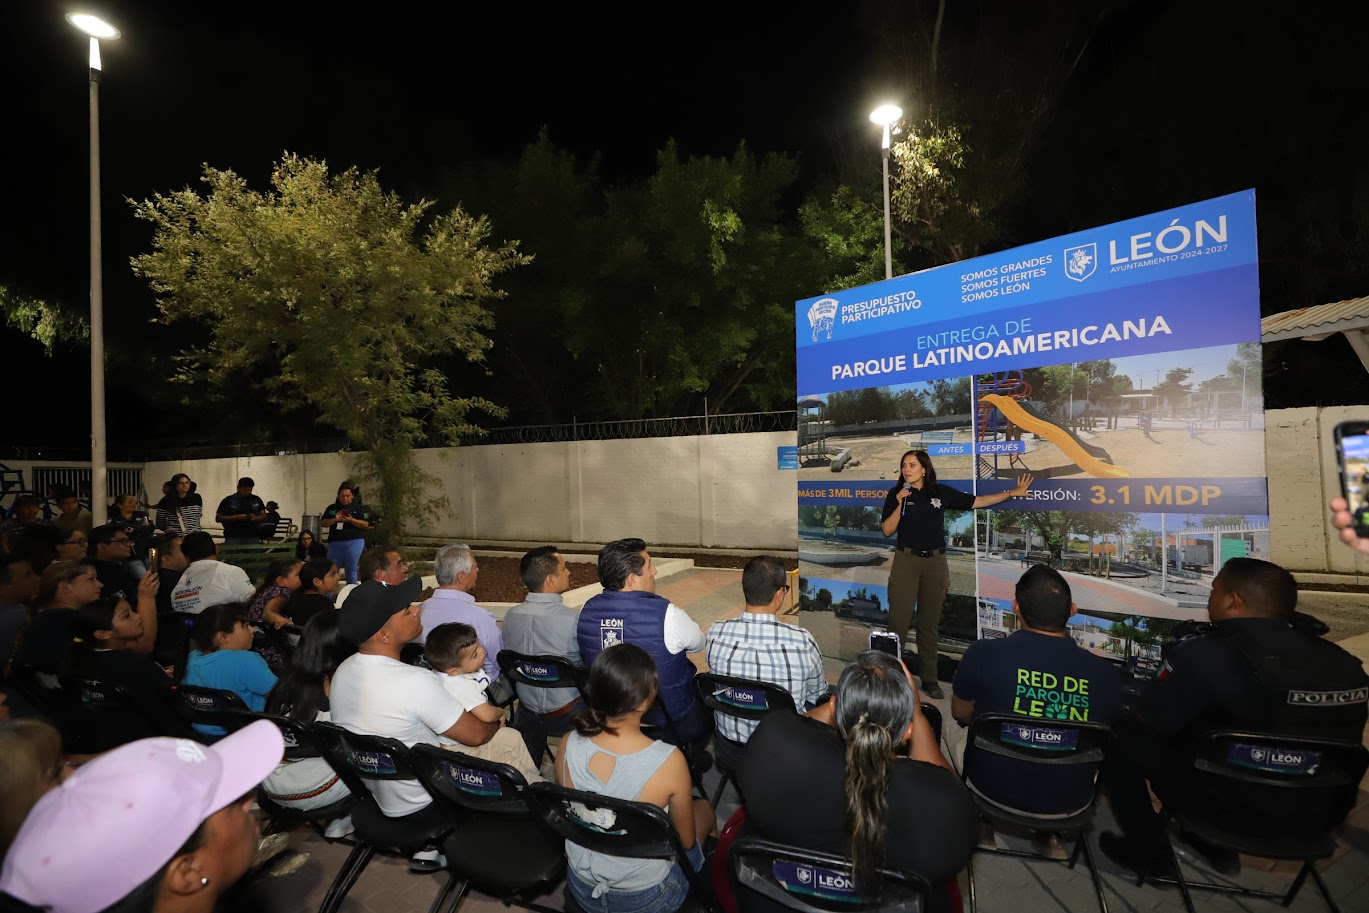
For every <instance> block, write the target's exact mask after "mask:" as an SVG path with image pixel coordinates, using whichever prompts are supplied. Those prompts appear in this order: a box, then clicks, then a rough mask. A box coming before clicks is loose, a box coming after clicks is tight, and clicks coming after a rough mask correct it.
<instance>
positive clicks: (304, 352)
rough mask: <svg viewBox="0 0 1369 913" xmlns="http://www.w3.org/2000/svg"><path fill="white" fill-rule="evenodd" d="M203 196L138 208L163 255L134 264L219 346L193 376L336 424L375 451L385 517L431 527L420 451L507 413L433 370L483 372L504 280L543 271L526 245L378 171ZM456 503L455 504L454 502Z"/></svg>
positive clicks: (216, 189)
mask: <svg viewBox="0 0 1369 913" xmlns="http://www.w3.org/2000/svg"><path fill="white" fill-rule="evenodd" d="M203 181H204V183H205V184H206V185H207V187H208V190H207V192H206V193H205V194H204V195H201V194H199V193H196V192H195V191H194V190H192V189H189V188H187V189H184V190H181V191H178V192H175V193H171V194H167V195H162V194H157V195H155V196H153V197H152V198H151V199H148V200H144V201H142V202H134V201H130V203H131V204H132V205H133V208H134V212H135V214H136V215H137V216H138V217H139V218H141V219H145V220H147V221H148V222H150V223H152V226H153V229H154V234H153V240H152V251H151V253H147V254H142V255H140V256H137V257H135V258H133V268H134V271H135V272H136V273H137V274H138V275H140V276H142V277H144V278H146V279H147V280H148V281H149V282H150V284H151V286H152V289H153V291H154V292H155V294H156V295H157V304H158V307H159V309H160V310H161V318H160V319H161V320H162V321H163V322H165V323H173V322H176V321H182V320H186V321H198V322H200V323H202V324H204V325H207V327H208V328H209V331H210V338H209V342H208V344H207V345H205V346H203V347H194V348H188V349H187V350H186V351H184V352H183V353H182V354H181V355H180V356H179V359H178V376H179V377H180V378H181V379H185V380H189V379H192V378H195V377H207V378H208V379H209V380H211V381H212V382H214V383H217V384H229V383H242V382H251V383H255V384H257V385H258V386H259V387H260V389H261V390H262V391H263V392H264V393H265V395H266V396H267V397H268V398H269V399H270V400H271V401H272V402H273V403H275V404H277V405H279V406H281V407H282V408H283V409H285V410H287V411H288V410H290V409H291V408H293V407H294V406H296V405H298V404H299V403H301V402H303V403H307V404H309V405H310V406H312V407H314V408H315V409H316V410H317V412H318V414H319V416H320V421H322V422H324V423H326V424H328V425H331V426H333V427H334V428H337V429H338V430H339V431H341V432H343V433H344V434H346V435H347V436H348V437H349V438H350V439H351V440H352V441H353V442H355V443H356V444H358V445H360V446H361V447H363V448H364V450H365V454H364V456H363V457H362V458H361V460H360V466H359V468H360V469H361V470H362V471H363V473H369V474H370V475H371V476H373V477H374V478H376V479H377V480H378V481H379V482H380V485H381V491H380V494H379V497H378V499H377V501H378V503H379V505H380V508H381V511H382V513H383V514H384V515H385V516H386V517H387V519H388V520H389V521H391V522H392V523H393V524H394V525H395V527H396V528H399V527H400V526H401V524H402V523H403V521H404V520H405V519H409V518H413V517H417V518H418V519H419V520H420V522H422V521H424V520H426V518H427V515H428V513H429V511H430V510H431V509H432V508H434V507H436V506H438V505H437V504H434V503H433V502H424V501H423V499H422V495H421V492H422V491H423V488H424V485H423V483H425V482H428V481H431V480H429V479H428V478H427V477H426V476H425V474H424V473H422V472H421V471H420V470H419V469H418V467H417V466H416V465H415V464H414V462H413V458H412V455H411V450H412V448H413V447H414V446H415V445H418V444H420V443H428V442H433V443H441V444H457V443H459V442H460V440H461V439H462V438H464V437H466V436H468V435H470V434H473V433H476V432H477V431H478V429H477V427H476V426H475V425H474V424H472V422H471V420H470V416H471V413H472V412H474V411H480V412H485V413H487V414H490V415H498V414H500V411H501V410H500V408H499V407H498V406H496V405H495V404H493V403H491V402H489V401H487V400H484V399H481V398H477V397H460V396H455V395H453V394H452V392H451V391H450V390H449V389H448V385H447V380H446V377H445V376H444V375H443V373H442V372H441V371H439V370H437V369H435V368H434V367H432V366H431V364H430V362H431V359H433V358H434V357H437V356H440V355H445V354H448V353H460V354H461V355H462V356H464V357H465V358H466V359H468V360H470V361H473V362H480V361H482V360H483V359H484V358H485V354H486V352H487V350H488V349H489V347H490V341H489V338H488V336H487V335H486V334H487V331H488V330H489V328H490V326H491V325H492V323H493V316H492V315H491V313H490V312H489V310H488V309H487V308H486V306H485V305H486V303H487V302H489V301H492V300H494V299H497V298H499V297H501V295H502V292H500V291H499V290H498V289H496V288H495V287H494V285H493V281H494V279H495V277H496V276H498V275H500V274H501V273H504V272H505V271H507V270H509V269H511V268H513V267H515V266H518V265H519V264H522V263H524V262H526V261H527V258H526V257H525V256H523V255H522V254H520V253H519V252H518V250H517V245H516V243H505V244H503V245H500V246H489V245H487V244H486V238H487V237H488V233H489V230H488V225H487V222H486V220H485V219H484V218H480V217H475V216H472V215H469V214H468V213H466V212H465V211H463V210H462V209H461V208H460V207H457V208H454V209H452V210H450V211H448V212H444V213H440V214H436V215H433V214H432V212H431V210H432V208H433V206H432V204H431V203H429V202H427V201H422V202H419V203H412V204H411V203H406V202H404V201H403V200H402V199H400V198H399V197H398V196H397V195H395V194H394V193H391V192H387V191H385V190H384V189H383V188H382V187H381V185H380V180H379V177H378V175H377V173H376V172H374V171H371V172H362V171H359V170H357V169H356V168H349V169H347V170H345V171H342V172H339V173H336V174H330V173H329V170H328V166H327V164H326V163H324V162H322V161H316V160H312V159H307V158H302V157H299V156H297V155H292V154H288V153H287V154H286V155H285V156H284V158H283V159H282V160H281V162H280V163H279V164H278V165H277V166H276V168H275V170H274V173H273V174H272V178H271V189H270V190H268V191H265V192H263V191H258V190H253V189H251V188H250V187H249V186H248V184H247V181H246V180H244V179H243V178H241V177H239V176H238V175H236V174H234V173H233V172H232V171H223V170H219V169H216V168H212V167H209V166H206V167H205V172H204V176H203ZM440 500H441V499H439V501H440Z"/></svg>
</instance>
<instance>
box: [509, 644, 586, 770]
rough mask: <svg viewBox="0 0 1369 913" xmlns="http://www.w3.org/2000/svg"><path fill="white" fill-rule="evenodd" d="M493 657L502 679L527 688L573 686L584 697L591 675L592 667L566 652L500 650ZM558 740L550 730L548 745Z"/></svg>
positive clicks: (556, 742) (557, 736)
mask: <svg viewBox="0 0 1369 913" xmlns="http://www.w3.org/2000/svg"><path fill="white" fill-rule="evenodd" d="M494 659H495V662H497V663H498V664H499V679H500V681H509V682H512V683H513V684H514V685H515V686H517V685H524V686H526V687H528V688H548V689H550V688H574V689H575V690H576V691H578V692H580V695H581V697H583V696H584V694H585V682H586V680H587V679H588V678H589V671H588V670H587V669H585V668H584V667H583V666H578V665H576V664H575V663H573V662H571V661H570V660H569V659H567V658H566V657H564V656H553V655H551V654H549V653H548V654H536V655H533V654H528V653H518V652H516V651H514V650H500V651H499V653H498V654H497V655H496V656H495V658H494ZM510 703H511V701H510ZM529 712H531V711H529ZM520 725H522V724H521V723H520ZM559 744H561V736H559V735H552V734H550V733H548V734H547V746H548V748H549V749H552V750H554V749H555V747H556V746H557V745H559Z"/></svg>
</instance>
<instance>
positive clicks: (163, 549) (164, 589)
mask: <svg viewBox="0 0 1369 913" xmlns="http://www.w3.org/2000/svg"><path fill="white" fill-rule="evenodd" d="M151 548H155V549H156V550H157V566H156V567H155V568H152V570H154V571H156V572H157V581H158V587H157V613H158V614H159V615H166V614H168V613H170V612H174V611H175V609H174V608H173V607H172V604H171V594H172V593H174V592H175V591H176V584H178V583H180V582H181V574H183V573H185V569H186V568H188V567H190V560H189V559H188V558H186V557H185V553H184V552H182V551H181V537H180V536H177V535H175V534H167V535H159V536H158V537H157V538H156V539H155V540H153V542H152V545H151ZM148 560H149V561H151V554H150V553H149V555H148Z"/></svg>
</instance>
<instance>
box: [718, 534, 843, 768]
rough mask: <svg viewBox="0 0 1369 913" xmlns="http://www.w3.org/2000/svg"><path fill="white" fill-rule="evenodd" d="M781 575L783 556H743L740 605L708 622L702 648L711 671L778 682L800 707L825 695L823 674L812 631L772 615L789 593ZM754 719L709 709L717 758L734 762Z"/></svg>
mask: <svg viewBox="0 0 1369 913" xmlns="http://www.w3.org/2000/svg"><path fill="white" fill-rule="evenodd" d="M785 576H786V575H785V571H784V562H782V561H780V559H778V558H772V557H770V556H768V555H761V556H758V557H755V558H752V559H751V560H750V561H748V562H746V567H745V569H744V570H743V571H742V595H743V596H744V597H745V599H746V611H744V612H742V613H741V614H740V615H738V616H737V617H736V618H731V619H727V620H725V621H719V622H717V623H715V624H714V625H713V626H712V627H711V628H709V629H708V640H707V645H706V646H705V648H704V650H705V655H706V656H707V657H708V668H709V669H710V670H711V671H713V672H716V673H718V674H719V675H731V676H735V677H737V678H749V679H754V680H756V681H762V682H769V683H770V684H772V685H779V686H780V687H781V688H783V689H784V690H785V691H788V692H789V696H790V697H792V698H793V699H794V706H795V707H797V708H798V709H799V711H800V712H803V711H804V710H807V709H808V708H810V707H813V706H816V704H817V703H818V701H820V700H822V699H823V698H824V697H826V696H827V693H828V686H827V676H826V675H825V674H824V673H823V671H822V653H821V652H820V651H819V650H818V642H817V641H816V640H814V639H813V635H812V634H810V633H808V631H807V630H806V629H804V628H800V627H799V626H798V625H791V624H785V623H784V622H782V621H780V620H779V619H778V618H777V617H775V616H776V613H777V612H779V610H780V608H781V607H782V606H783V605H784V599H785V597H786V596H787V595H788V594H789V585H788V584H787V583H785ZM757 724H758V721H757V720H744V719H741V718H740V717H735V716H729V715H727V714H725V713H715V714H714V715H713V725H714V727H715V728H716V730H717V736H718V737H717V739H715V740H714V745H715V746H716V750H717V753H718V757H719V760H720V761H722V762H723V763H725V764H726V765H727V766H728V767H736V766H737V765H738V764H739V763H740V762H741V753H742V749H743V748H744V747H745V745H746V741H747V739H749V738H751V733H752V732H754V731H755V730H756V726H757Z"/></svg>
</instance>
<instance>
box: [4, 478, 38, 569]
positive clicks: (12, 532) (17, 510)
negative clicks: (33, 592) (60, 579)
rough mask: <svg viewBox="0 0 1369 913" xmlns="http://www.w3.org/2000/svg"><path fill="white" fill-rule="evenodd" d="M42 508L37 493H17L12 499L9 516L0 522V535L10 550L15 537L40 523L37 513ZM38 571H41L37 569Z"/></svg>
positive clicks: (12, 548) (12, 549) (12, 547)
mask: <svg viewBox="0 0 1369 913" xmlns="http://www.w3.org/2000/svg"><path fill="white" fill-rule="evenodd" d="M42 509H43V499H42V498H40V497H38V496H37V495H33V494H27V495H19V496H18V497H16V498H15V499H14V508H13V509H12V510H11V511H10V515H9V518H8V519H6V520H5V522H4V523H0V536H3V537H4V539H5V541H6V542H7V543H9V548H10V551H11V552H13V551H14V550H15V549H14V540H15V538H16V537H17V536H18V535H19V534H20V533H22V532H24V531H25V530H28V529H29V528H30V527H33V526H38V525H40V522H41V521H40V520H39V519H38V514H39V513H40V512H41V511H42ZM39 573H42V572H41V571H39Z"/></svg>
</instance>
